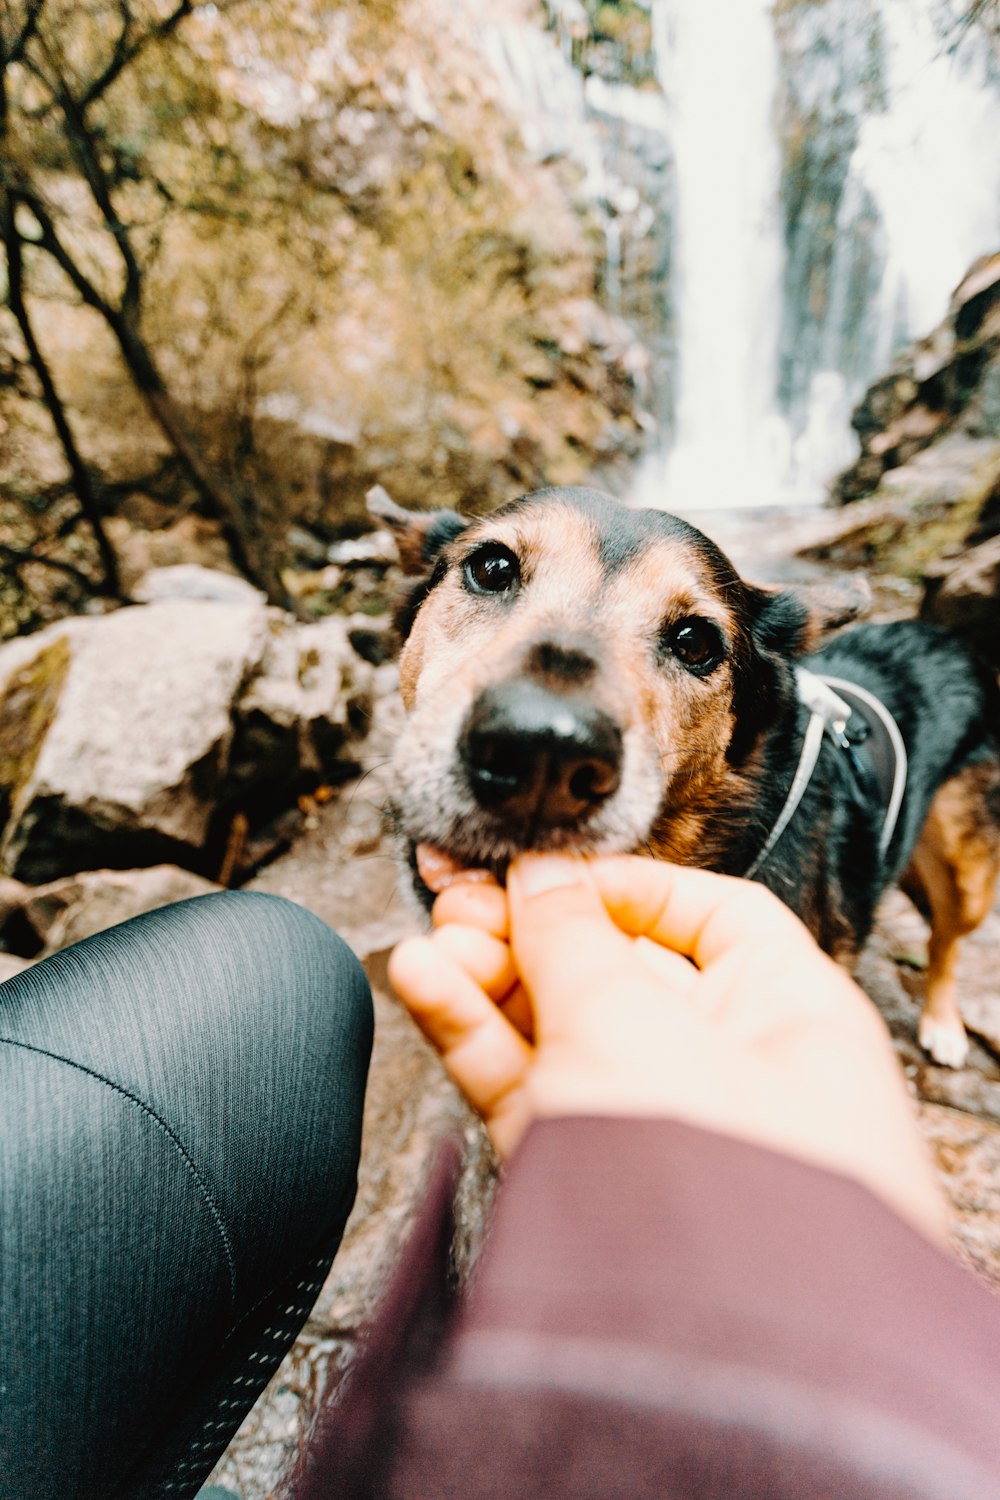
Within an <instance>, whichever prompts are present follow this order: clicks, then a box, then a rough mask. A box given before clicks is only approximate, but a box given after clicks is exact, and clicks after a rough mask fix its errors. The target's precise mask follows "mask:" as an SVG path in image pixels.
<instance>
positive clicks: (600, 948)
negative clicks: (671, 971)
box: [507, 854, 652, 1042]
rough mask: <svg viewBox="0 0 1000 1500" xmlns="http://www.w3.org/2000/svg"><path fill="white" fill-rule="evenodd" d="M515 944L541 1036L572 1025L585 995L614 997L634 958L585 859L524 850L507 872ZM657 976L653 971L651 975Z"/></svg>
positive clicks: (543, 1037) (537, 1031) (630, 943)
mask: <svg viewBox="0 0 1000 1500" xmlns="http://www.w3.org/2000/svg"><path fill="white" fill-rule="evenodd" d="M507 899H508V906H509V911H510V928H511V948H512V950H513V954H514V961H515V963H516V965H517V970H518V973H519V974H520V976H521V978H522V980H523V982H524V985H525V987H526V989H527V990H528V991H529V993H530V995H531V998H532V1003H533V1006H534V1011H535V1030H536V1034H537V1036H538V1038H539V1041H540V1042H541V1041H543V1040H544V1039H545V1037H546V1036H548V1037H551V1036H552V1035H553V1034H554V1033H555V1032H556V1031H564V1030H566V1029H567V1028H568V1029H570V1030H572V1028H573V1024H574V1020H575V1017H576V1013H577V1008H578V1005H579V1001H580V997H581V996H583V995H585V994H589V995H593V994H597V993H606V994H607V995H608V996H609V997H612V996H613V995H614V994H615V993H616V991H617V990H618V989H619V988H620V986H621V984H622V982H623V976H624V975H625V974H627V973H628V971H629V969H630V968H632V967H634V965H635V963H636V958H635V955H634V953H633V945H632V942H631V940H630V939H629V938H628V937H626V936H625V934H624V933H623V932H620V931H619V930H618V928H617V927H616V926H615V924H614V922H613V921H612V920H611V918H610V917H609V915H608V913H607V911H606V909H605V906H604V903H603V901H602V900H601V897H600V896H599V894H598V892H597V889H596V887H595V886H594V884H593V882H592V881H591V880H590V878H589V875H588V865H587V862H586V861H584V860H580V859H569V858H566V857H563V856H561V855H551V854H543V855H524V856H522V857H521V858H520V859H517V860H515V861H514V863H513V864H512V865H511V867H510V869H509V871H508V872H507ZM650 979H651V980H652V975H650Z"/></svg>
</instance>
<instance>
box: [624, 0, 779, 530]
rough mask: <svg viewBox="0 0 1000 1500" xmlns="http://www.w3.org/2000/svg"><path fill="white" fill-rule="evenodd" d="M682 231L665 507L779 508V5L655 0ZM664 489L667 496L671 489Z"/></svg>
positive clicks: (656, 482)
mask: <svg viewBox="0 0 1000 1500" xmlns="http://www.w3.org/2000/svg"><path fill="white" fill-rule="evenodd" d="M653 21H654V37H655V44H656V68H657V75H658V77H659V80H660V83H661V86H662V88H663V92H664V95H665V96H666V99H667V103H668V106H669V108H670V119H671V125H670V128H671V140H672V145H673V150H674V169H675V174H676V176H675V206H676V222H677V240H676V259H675V275H676V276H677V278H678V282H679V286H678V290H677V296H676V301H677V307H678V314H677V318H678V351H677V371H676V380H677V387H678V396H677V402H676V410H677V421H676V435H675V441H674V444H673V447H672V449H671V450H670V452H669V455H668V458H667V461H666V465H665V472H663V473H662V474H660V475H658V474H657V473H656V469H655V466H654V468H653V469H652V471H651V472H649V474H648V475H647V478H648V481H649V487H650V490H651V491H652V492H653V493H651V494H650V495H649V496H648V498H649V499H650V500H651V501H654V503H655V499H656V498H657V497H656V491H657V490H660V495H659V497H658V499H659V503H662V504H664V505H667V506H674V507H677V508H681V509H687V508H689V507H691V506H692V505H709V506H711V505H726V504H728V505H732V504H741V503H742V504H748V503H754V502H759V501H766V500H769V499H773V498H774V495H775V490H776V488H777V487H778V486H779V485H780V483H781V480H782V477H783V475H784V473H785V471H786V470H787V467H788V453H789V441H790V439H789V433H788V428H787V424H786V422H785V421H784V419H783V417H782V416H781V414H780V413H779V411H778V408H777V403H776V387H777V368H778V365H777V361H778V346H777V337H778V325H779V318H780V307H781V269H782V238H781V221H780V205H779V197H778V185H779V157H778V146H777V142H776V140H775V133H774V95H775V87H776V81H777V56H776V49H775V42H774V30H773V24H772V17H771V0H737V3H735V4H732V5H730V6H729V7H728V13H727V14H726V16H725V17H724V18H722V17H720V15H719V7H718V6H712V5H706V4H705V3H704V0H653ZM661 486H662V488H661Z"/></svg>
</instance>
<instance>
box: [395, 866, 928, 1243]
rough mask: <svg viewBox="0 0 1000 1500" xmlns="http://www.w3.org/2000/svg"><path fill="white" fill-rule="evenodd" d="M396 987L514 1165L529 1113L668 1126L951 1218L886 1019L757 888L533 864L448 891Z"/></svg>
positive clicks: (920, 1218) (663, 874) (918, 1221)
mask: <svg viewBox="0 0 1000 1500" xmlns="http://www.w3.org/2000/svg"><path fill="white" fill-rule="evenodd" d="M434 922H435V931H434V933H433V934H432V935H431V936H429V937H423V938H413V939H410V940H409V941H407V942H405V943H402V944H400V946H399V947H398V948H397V949H396V950H395V952H394V954H393V956H392V960H391V963H390V970H389V972H390V977H391V979H392V982H393V984H394V986H395V988H396V990H397V991H398V993H399V994H400V996H401V998H402V999H403V1001H404V1003H405V1004H406V1005H407V1007H408V1008H409V1010H410V1012H411V1014H412V1015H413V1016H414V1018H415V1019H416V1021H417V1022H418V1024H419V1025H420V1026H421V1027H422V1029H423V1030H424V1031H425V1033H426V1034H427V1036H428V1037H429V1038H430V1040H431V1041H432V1042H433V1043H434V1045H435V1046H436V1047H437V1048H438V1050H439V1051H440V1053H441V1056H442V1058H443V1061H444V1063H445V1066H446V1068H447V1069H448V1071H449V1072H450V1074H451V1076H452V1077H453V1078H454V1080H455V1082H456V1083H457V1085H458V1087H459V1088H460V1089H461V1090H462V1092H463V1093H464V1094H465V1096H466V1097H467V1098H468V1100H469V1102H470V1103H471V1104H472V1105H473V1107H474V1108H476V1109H477V1110H478V1111H479V1112H480V1113H481V1114H482V1116H483V1118H484V1120H485V1122H486V1125H487V1127H488V1129H489V1131H490V1134H491V1136H492V1137H493V1140H494V1142H495V1144H496V1146H497V1149H498V1150H499V1151H500V1152H501V1154H503V1155H507V1154H509V1153H510V1152H511V1151H512V1150H513V1148H514V1146H515V1145H516V1143H517V1141H518V1139H519V1138H520V1136H521V1134H522V1133H523V1131H524V1129H525V1128H526V1126H527V1124H528V1122H529V1121H530V1120H531V1119H532V1118H533V1117H534V1116H537V1115H553V1114H563V1115H565V1114H588V1115H600V1114H637V1115H667V1116H671V1117H673V1118H675V1119H679V1120H684V1121H687V1122H688V1123H691V1124H694V1125H700V1126H703V1127H705V1128H707V1129H710V1130H717V1131H720V1132H723V1133H725V1134H729V1135H732V1136H736V1137H739V1138H742V1139H746V1140H750V1141H754V1142H756V1143H757V1144H759V1145H763V1146H767V1147H770V1148H772V1149H774V1150H777V1151H783V1152H785V1153H786V1154H788V1155H792V1156H797V1157H800V1158H802V1159H804V1160H806V1161H809V1162H812V1163H813V1164H815V1165H818V1166H821V1167H827V1168H829V1169H831V1170H833V1171H837V1172H841V1173H843V1174H845V1175H846V1176H849V1177H853V1178H855V1179H856V1180H858V1181H860V1182H863V1183H864V1184H865V1185H866V1186H868V1187H869V1188H870V1189H871V1190H872V1191H873V1192H875V1193H877V1194H878V1195H879V1196H880V1197H881V1198H883V1200H885V1201H886V1202H887V1203H889V1204H890V1205H891V1206H893V1207H894V1208H895V1209H896V1210H897V1211H898V1212H899V1213H901V1214H903V1215H904V1217H906V1218H907V1219H909V1220H910V1222H912V1223H914V1224H915V1225H916V1226H917V1227H919V1228H920V1229H921V1230H922V1231H923V1232H924V1233H926V1234H928V1235H929V1236H931V1237H932V1238H943V1237H944V1234H945V1218H944V1208H943V1203H942V1200H941V1197H940V1194H939V1192H938V1189H937V1186H936V1183H935V1181H934V1178H933V1174H932V1171H931V1168H930V1163H929V1161H928V1158H927V1155H926V1152H925V1150H924V1147H923V1145H922V1142H921V1141H920V1138H919V1136H918V1134H917V1131H916V1127H915V1123H914V1120H913V1116H912V1111H911V1106H910V1103H909V1100H908V1098H907V1096H906V1091H905V1087H904V1085H903V1081H902V1078H901V1075H900V1072H899V1068H898V1065H897V1062H896V1059H895V1056H894V1054H893V1051H892V1046H891V1043H890V1041H889V1038H888V1034H887V1032H886V1030H885V1027H884V1025H883V1023H882V1021H881V1019H880V1017H879V1016H878V1013H877V1012H876V1010H875V1009H874V1007H873V1006H872V1005H871V1004H870V1002H869V1001H868V1000H867V999H866V997H865V996H864V995H863V994H862V993H861V991H860V990H859V989H858V988H857V986H856V985H855V984H854V983H853V982H852V981H851V979H850V978H849V977H848V976H847V975H846V974H845V973H844V972H843V971H842V970H841V969H840V968H838V967H837V965H836V964H834V963H833V962H832V961H831V960H830V959H828V958H827V957H826V956H825V955H824V954H822V953H821V952H820V950H819V949H818V948H817V947H816V945H815V943H814V942H813V940H812V938H811V937H810V936H809V934H808V933H807V932H806V930H805V928H804V927H803V926H802V924H801V923H800V922H799V921H798V919H797V918H796V917H794V916H793V915H792V913H791V912H790V911H788V909H787V908H786V907H785V906H783V905H782V904H781V903H780V902H779V901H778V900H777V898H776V897H774V896H772V895H771V894H770V893H769V892H768V891H766V890H765V889H764V888H763V887H762V886H760V885H755V884H752V883H750V882H746V881H740V880H732V879H728V878H726V877H724V876H719V875H713V874H710V873H708V872H706V871H701V870H691V869H686V868H680V867H678V866H672V865H667V864H664V863H661V862H656V861H652V860H647V859H639V858H634V857H622V858H612V859H593V860H586V861H584V860H580V859H569V858H565V857H560V856H552V855H527V856H524V857H522V858H521V859H519V860H517V861H515V862H514V864H512V866H511V868H510V871H509V873H508V880H507V890H506V892H504V891H503V890H501V888H500V887H499V886H497V885H495V884H493V883H491V882H483V881H477V882H476V883H475V884H473V883H471V882H463V881H458V882H457V883H456V884H454V885H453V886H452V887H451V888H450V889H449V890H447V891H445V892H444V893H443V894H442V895H441V896H439V898H438V900H437V902H436V904H435V909H434Z"/></svg>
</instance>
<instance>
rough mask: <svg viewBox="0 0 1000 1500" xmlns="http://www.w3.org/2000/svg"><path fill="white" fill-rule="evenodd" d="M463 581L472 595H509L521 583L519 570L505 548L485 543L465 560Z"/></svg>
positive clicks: (496, 544)
mask: <svg viewBox="0 0 1000 1500" xmlns="http://www.w3.org/2000/svg"><path fill="white" fill-rule="evenodd" d="M465 581H466V583H467V584H468V586H469V588H470V589H471V590H472V592H473V593H474V594H509V593H510V592H511V590H512V589H516V588H517V585H518V584H519V583H520V581H521V569H520V568H519V567H518V563H517V558H516V557H515V556H514V554H513V552H511V551H510V550H509V549H508V548H507V547H503V546H501V545H500V543H499V542H487V543H486V544H485V546H482V547H478V548H477V549H476V551H475V552H473V553H471V555H470V556H469V557H467V558H466V559H465Z"/></svg>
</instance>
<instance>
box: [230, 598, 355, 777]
mask: <svg viewBox="0 0 1000 1500" xmlns="http://www.w3.org/2000/svg"><path fill="white" fill-rule="evenodd" d="M278 623H279V622H277V621H275V622H273V624H274V625H275V626H277V625H278ZM370 687H371V670H370V667H369V665H368V663H366V662H363V661H362V660H361V657H360V656H359V655H358V653H357V652H356V651H355V650H354V648H353V647H352V646H351V644H350V640H349V632H348V626H347V625H346V623H345V621H343V620H342V619H339V618H336V617H334V616H332V615H331V616H329V617H328V618H327V619H325V620H319V621H317V622H316V624H314V625H295V626H291V627H289V626H287V625H285V626H284V628H272V630H271V631H270V633H269V635H268V639H267V644H266V647H265V651H264V655H263V658H262V660H261V662H260V664H259V671H258V673H257V675H256V676H255V677H254V679H253V681H252V682H251V683H250V686H249V688H248V689H247V691H246V692H245V693H244V695H243V697H242V698H241V699H240V702H239V705H238V707H237V711H236V720H237V731H236V737H235V740H234V743H233V747H232V753H231V756H230V764H229V769H228V777H227V783H228V787H229V791H228V795H229V796H230V797H231V796H232V795H233V794H234V792H235V793H236V794H237V796H238V794H239V792H240V791H241V790H242V788H243V787H244V786H247V787H248V788H249V787H252V785H253V784H254V783H255V782H256V781H259V779H260V772H261V763H262V758H263V759H269V760H270V761H271V762H272V764H274V765H278V766H280V765H287V767H288V773H287V774H289V775H292V774H293V773H294V772H295V771H302V770H307V771H314V772H315V773H316V775H317V777H318V778H319V779H321V780H337V781H342V780H343V779H344V778H343V775H342V774H340V773H339V771H338V770H337V768H336V767H335V765H334V762H335V760H336V757H337V754H338V752H339V751H340V750H341V748H342V747H343V745H344V743H345V742H346V740H347V739H348V738H350V736H351V735H352V734H354V735H363V734H365V733H366V732H367V727H368V720H369V717H370V713H371V691H370Z"/></svg>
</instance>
